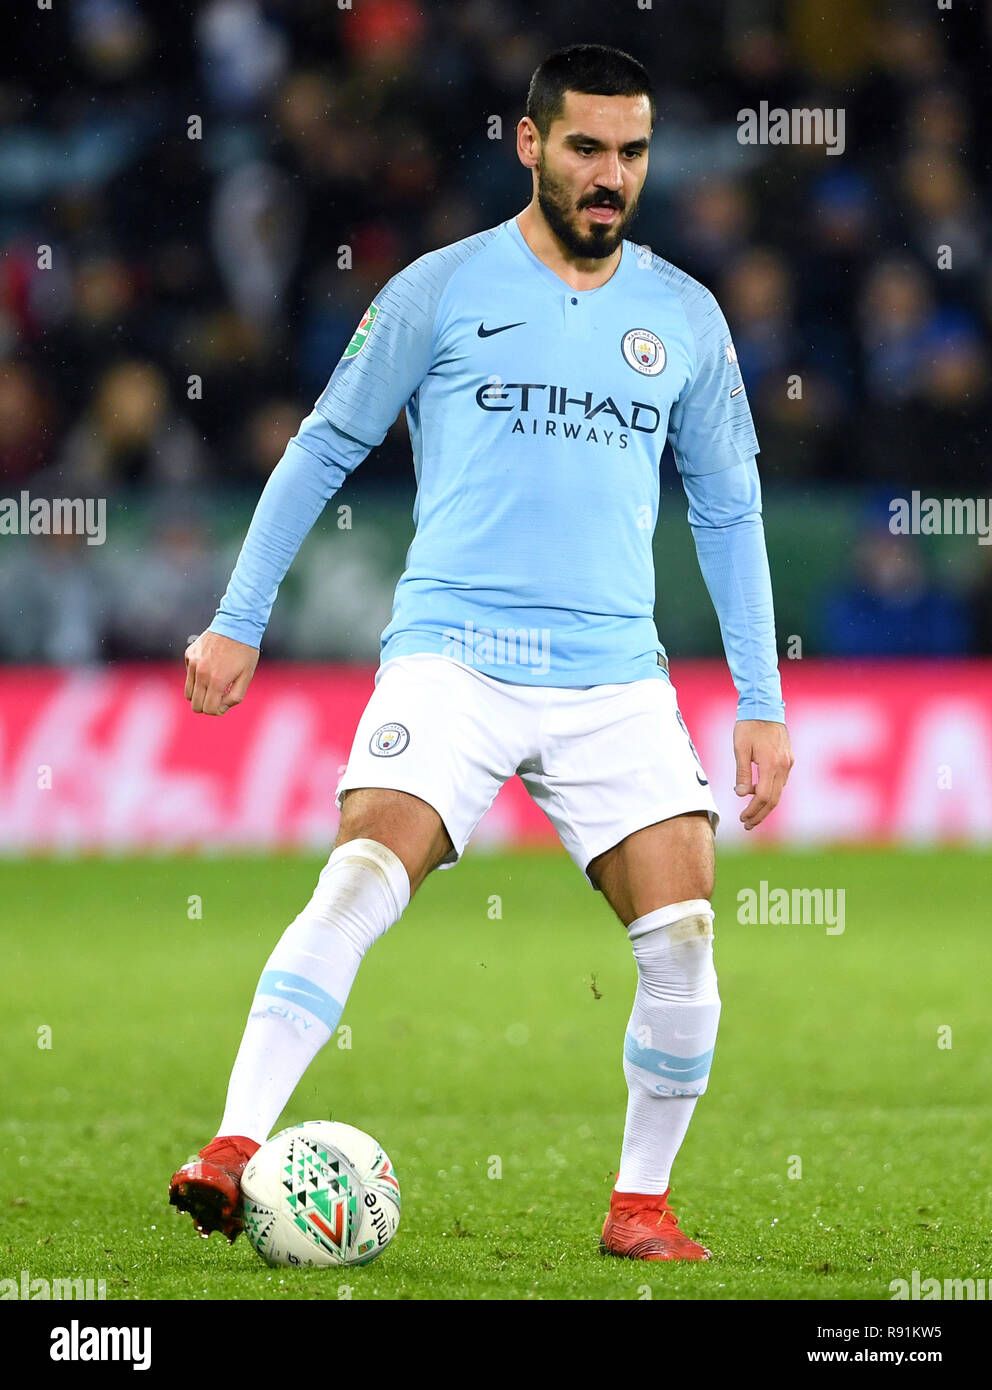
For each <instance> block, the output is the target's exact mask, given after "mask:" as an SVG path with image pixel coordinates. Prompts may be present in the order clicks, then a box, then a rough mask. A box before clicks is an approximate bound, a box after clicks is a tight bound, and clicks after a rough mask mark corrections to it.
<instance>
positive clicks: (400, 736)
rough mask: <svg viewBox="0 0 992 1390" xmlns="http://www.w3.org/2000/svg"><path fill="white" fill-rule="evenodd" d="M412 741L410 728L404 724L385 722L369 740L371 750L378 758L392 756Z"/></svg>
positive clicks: (400, 751)
mask: <svg viewBox="0 0 992 1390" xmlns="http://www.w3.org/2000/svg"><path fill="white" fill-rule="evenodd" d="M409 742H410V730H409V729H407V728H406V727H405V725H403V724H383V725H382V726H381V727H380V728H378V729H376V731H375V733H374V734H373V735H372V738H371V739H370V741H369V752H370V753H372V754H374V755H375V757H377V758H392V757H393V756H395V754H397V753H402V752H403V749H404V748H405V747H406V746H407V744H408V743H409Z"/></svg>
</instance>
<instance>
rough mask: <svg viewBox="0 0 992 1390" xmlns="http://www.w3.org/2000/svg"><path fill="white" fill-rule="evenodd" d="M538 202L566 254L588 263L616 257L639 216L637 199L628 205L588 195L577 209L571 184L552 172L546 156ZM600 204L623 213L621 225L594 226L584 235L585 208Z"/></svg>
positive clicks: (540, 173) (541, 161) (540, 168)
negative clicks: (582, 217)
mask: <svg viewBox="0 0 992 1390" xmlns="http://www.w3.org/2000/svg"><path fill="white" fill-rule="evenodd" d="M537 201H538V204H539V205H540V208H541V211H542V212H543V213H544V219H545V221H546V222H547V224H548V226H549V227H550V228H551V230H552V231H553V232H554V234H555V236H556V237H557V238H558V240H559V241H560V242H561V244H562V245H563V246H564V248H565V250H566V251H568V252H569V254H570V255H572V256H581V257H582V258H583V259H586V260H602V259H605V257H607V256H612V254H613V252H614V251H615V250H616V249H617V247H618V246H619V245H620V243H621V241H622V240H623V238H624V234H625V233H626V231H627V228H628V227H629V226H630V224H631V222H632V221H633V220H634V215H635V214H636V212H637V199H636V198H635V199H634V201H633V202H632V203H629V204H626V205H625V204H624V201H623V196H622V194H609V193H605V192H604V193H595V194H591V195H588V196H587V197H585V198H584V199H583V200H582V202H581V203H580V204H579V206H578V207H576V204H575V201H574V194H573V193H572V192H571V190H570V189H569V186H568V184H567V183H566V182H565V181H564V179H560V178H558V177H557V175H555V174H553V173H552V172H551V170H550V169H549V168H548V166H547V162H546V161H545V158H544V155H543V154H542V155H541V158H540V159H539V161H538V165H537ZM600 202H601V203H606V204H608V205H609V206H611V207H615V208H617V209H619V212H620V216H619V218H618V219H617V222H616V223H615V224H614V225H613V226H611V227H607V226H602V225H599V226H597V225H596V224H595V223H594V224H593V226H592V227H591V228H590V230H589V232H588V233H583V232H580V231H579V228H578V225H577V218H578V216H579V213H580V212H581V210H582V209H583V208H585V207H589V206H590V205H591V204H595V203H600Z"/></svg>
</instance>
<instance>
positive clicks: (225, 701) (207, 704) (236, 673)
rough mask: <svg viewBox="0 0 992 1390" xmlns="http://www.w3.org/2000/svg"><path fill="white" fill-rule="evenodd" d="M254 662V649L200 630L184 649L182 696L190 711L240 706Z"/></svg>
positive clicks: (213, 711) (214, 711) (224, 710)
mask: <svg viewBox="0 0 992 1390" xmlns="http://www.w3.org/2000/svg"><path fill="white" fill-rule="evenodd" d="M257 665H258V648H257V647H249V646H248V645H247V644H246V643H244V642H235V641H234V639H233V638H232V637H222V636H221V635H220V633H218V632H201V633H200V635H199V637H198V638H197V639H196V641H195V642H191V643H190V644H189V646H188V647H187V648H186V699H187V700H189V702H190V704H191V705H192V706H193V713H194V714H226V713H227V711H228V710H229V709H230V708H231V707H232V706H233V705H240V703H241V701H242V700H243V699H244V698H245V695H246V694H247V691H248V685H249V682H250V681H251V678H252V676H253V675H254V674H255V667H256V666H257Z"/></svg>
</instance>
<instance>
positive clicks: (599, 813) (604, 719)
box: [336, 652, 719, 882]
mask: <svg viewBox="0 0 992 1390" xmlns="http://www.w3.org/2000/svg"><path fill="white" fill-rule="evenodd" d="M514 773H516V774H518V775H519V777H520V779H521V781H522V782H523V784H524V786H525V787H526V788H527V790H528V791H529V792H530V794H531V796H532V797H533V799H534V801H535V802H536V803H537V805H538V806H540V808H541V810H542V811H543V812H544V814H545V815H546V816H547V817H548V819H549V820H550V822H551V824H552V825H553V826H554V828H555V830H557V832H558V835H559V836H560V838H561V841H562V844H563V845H564V846H565V848H566V849H567V850H568V853H569V854H570V855H571V856H572V858H573V859H574V861H575V863H576V864H577V865H578V867H579V869H580V870H581V871H582V873H583V874H585V875H586V878H587V879H588V874H587V873H586V870H587V868H588V865H589V863H590V862H591V861H592V860H593V859H595V858H596V857H597V855H600V854H603V853H604V852H605V851H606V850H608V849H612V847H613V846H614V845H616V844H619V842H620V841H621V840H623V839H624V838H625V837H626V836H628V835H631V834H633V832H634V831H635V830H642V829H643V828H644V827H645V826H646V825H654V824H655V822H656V821H662V820H668V819H669V818H670V817H672V816H678V815H681V814H683V813H684V812H687V811H705V812H706V813H707V814H708V815H709V818H710V824H711V825H712V827H713V829H714V831H715V830H716V827H717V823H718V821H719V814H718V812H717V809H716V803H715V802H714V800H713V794H712V791H711V790H710V785H709V781H708V780H707V777H706V773H705V771H704V769H703V767H702V765H701V763H700V761H699V757H698V755H697V753H696V750H695V747H694V746H693V743H692V740H691V739H690V737H689V731H688V729H687V728H686V726H685V722H684V720H683V718H682V715H681V714H680V712H679V709H678V704H677V700H676V693H675V689H674V687H673V686H672V685H671V684H670V683H669V682H668V681H667V680H665V679H664V678H662V677H657V678H654V679H650V678H649V679H647V680H639V681H630V682H627V683H625V684H622V685H595V686H588V687H569V686H547V685H519V684H513V683H511V682H509V681H501V680H495V679H493V677H491V676H487V675H484V674H483V673H482V672H481V671H478V670H476V669H475V668H474V667H472V666H469V665H466V664H463V663H462V662H459V661H455V660H453V659H451V658H450V657H445V656H436V655H434V654H432V653H428V652H425V653H422V654H417V655H414V656H400V657H395V658H394V659H393V660H391V661H387V662H386V663H385V665H383V666H381V667H380V668H379V670H378V672H377V673H376V680H375V690H374V692H373V694H372V697H371V699H370V700H369V703H368V704H367V705H366V707H365V713H364V714H363V715H362V717H361V720H360V721H359V724H358V730H357V732H356V734H355V741H354V744H353V746H352V750H351V756H350V758H349V760H348V764H347V767H346V768H345V771H344V775H343V776H342V777H341V779H340V781H339V782H338V786H337V793H336V804H337V805H338V806H339V807H340V805H341V797H342V795H343V793H344V792H346V791H349V790H351V789H352V788H355V787H389V788H392V789H394V790H395V791H401V792H409V793H410V794H411V795H413V796H417V797H419V798H420V800H421V801H426V802H427V803H428V805H430V806H433V808H434V809H435V811H437V813H438V815H439V816H440V817H441V820H442V821H443V822H444V826H445V829H446V830H447V832H448V835H449V836H450V837H451V843H452V845H453V846H454V851H453V853H452V854H450V855H449V856H448V857H447V859H446V860H445V861H444V863H443V864H441V865H440V866H439V867H441V868H451V866H452V865H453V864H456V863H457V862H458V859H459V858H460V857H461V855H462V853H463V851H464V849H465V847H466V845H467V844H468V842H469V840H470V839H471V837H472V835H473V833H474V831H475V828H476V826H477V825H478V824H479V821H480V820H481V819H482V817H483V816H484V815H485V813H486V812H487V811H488V810H489V807H490V806H491V805H492V803H493V801H494V800H495V798H496V793H497V792H498V791H499V789H500V787H501V786H502V785H503V783H504V782H505V781H506V780H507V779H508V778H510V777H512V776H513V775H514ZM589 882H592V880H591V879H590V880H589Z"/></svg>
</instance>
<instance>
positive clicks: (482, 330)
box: [479, 319, 527, 338]
mask: <svg viewBox="0 0 992 1390" xmlns="http://www.w3.org/2000/svg"><path fill="white" fill-rule="evenodd" d="M526 322H527V320H526V319H523V320H522V321H521V322H520V323H504V324H503V326H502V327H501V328H487V327H486V326H485V324H482V323H480V324H479V337H480V338H491V337H492V336H493V334H494V333H505V332H506V330H507V329H508V328H523V326H524V324H525V323H526Z"/></svg>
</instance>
